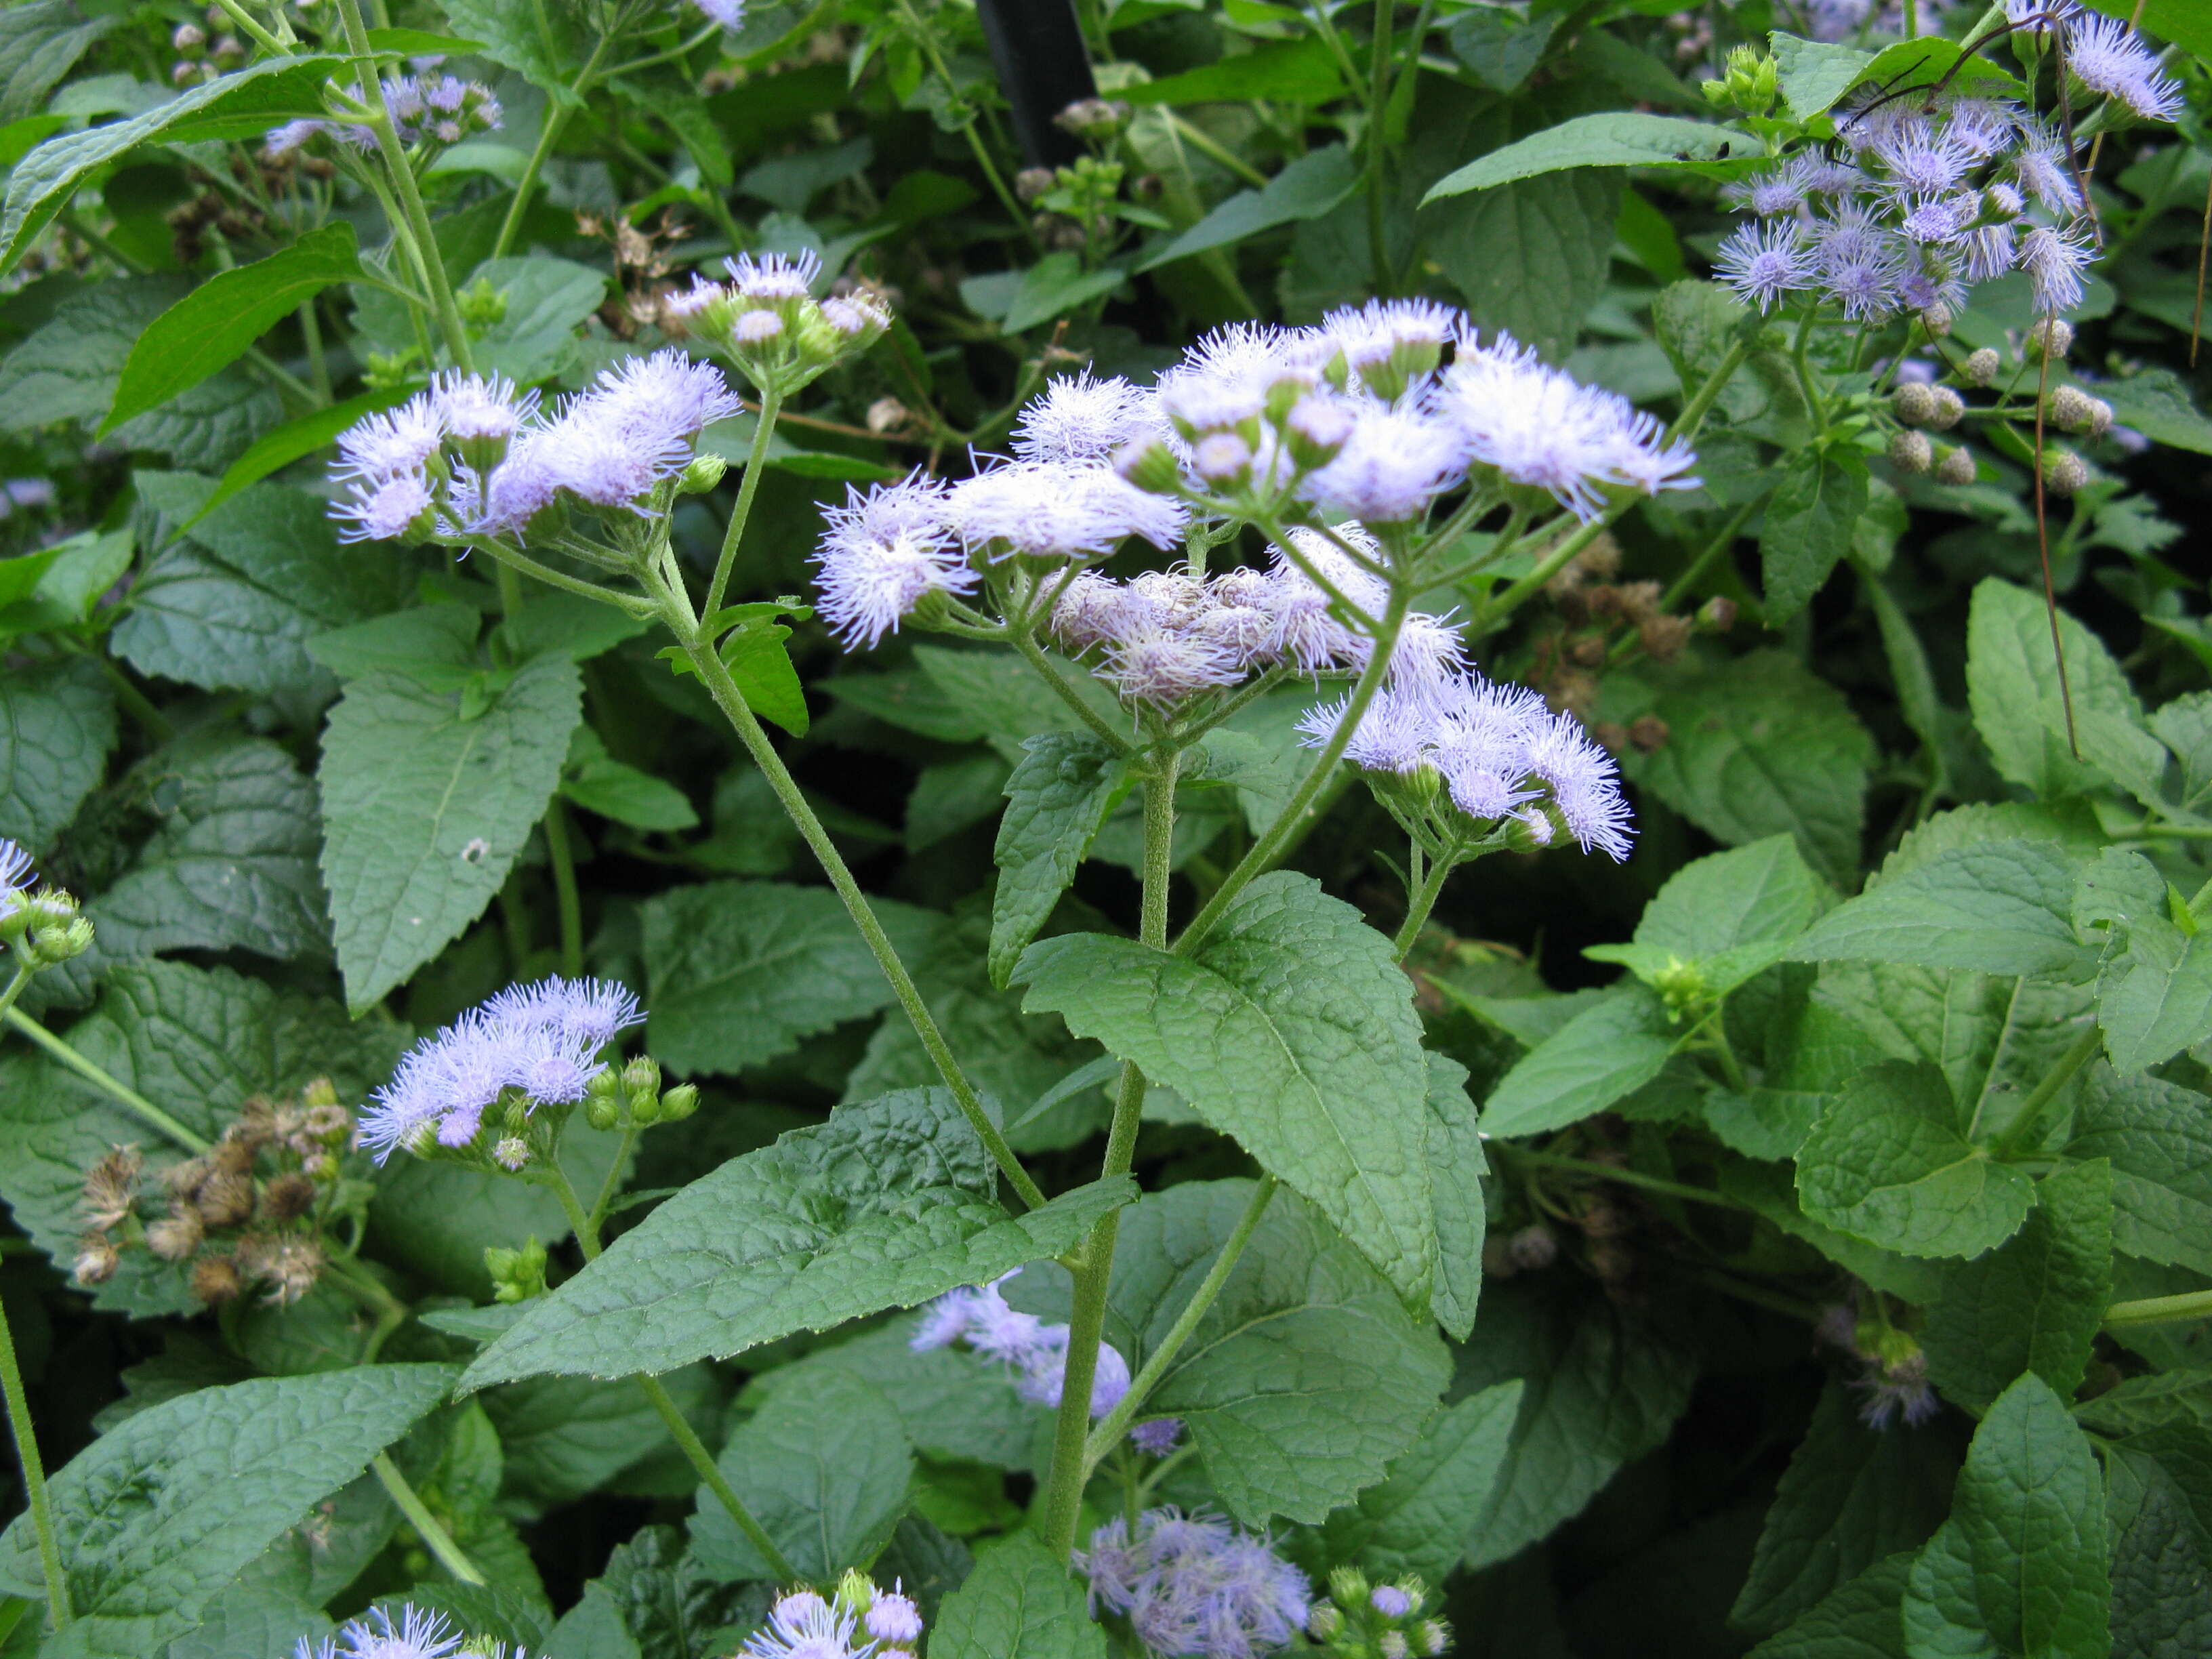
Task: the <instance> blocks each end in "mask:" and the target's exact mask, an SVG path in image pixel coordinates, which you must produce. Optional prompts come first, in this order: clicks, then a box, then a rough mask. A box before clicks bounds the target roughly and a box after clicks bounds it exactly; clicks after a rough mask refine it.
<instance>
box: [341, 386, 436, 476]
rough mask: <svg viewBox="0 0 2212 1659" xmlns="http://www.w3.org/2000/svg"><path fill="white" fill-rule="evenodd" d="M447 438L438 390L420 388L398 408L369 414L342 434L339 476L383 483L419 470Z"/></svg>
mask: <svg viewBox="0 0 2212 1659" xmlns="http://www.w3.org/2000/svg"><path fill="white" fill-rule="evenodd" d="M445 441H446V420H445V414H444V411H443V410H442V409H441V406H440V403H439V399H438V398H437V396H436V395H435V393H434V392H416V394H415V395H414V396H413V397H411V398H409V399H408V400H407V401H406V402H405V403H404V404H400V405H399V406H398V408H397V409H386V410H379V411H377V412H376V413H375V414H374V415H365V416H362V418H361V419H360V420H358V421H356V422H354V423H353V424H352V425H351V426H349V427H348V428H346V429H345V430H344V431H343V432H342V433H340V434H339V435H338V464H337V465H336V466H334V467H332V468H331V476H332V477H337V478H361V479H365V480H367V481H368V482H369V483H381V482H382V481H383V480H385V479H386V478H389V477H394V476H396V475H397V474H399V473H402V472H419V471H422V468H423V467H424V465H427V464H428V461H429V459H430V458H431V457H432V456H433V455H435V454H436V453H438V449H439V447H440V446H441V444H443V443H444V442H445Z"/></svg>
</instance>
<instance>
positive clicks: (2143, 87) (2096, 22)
mask: <svg viewBox="0 0 2212 1659" xmlns="http://www.w3.org/2000/svg"><path fill="white" fill-rule="evenodd" d="M2066 67H2067V68H2068V69H2069V70H2071V71H2072V72H2073V74H2074V76H2075V79H2076V80H2078V81H2080V82H2081V84H2082V85H2083V86H2085V87H2087V88H2089V89H2090V90H2091V91H2092V92H2101V93H2103V94H2105V95H2106V97H2108V98H2117V99H2118V100H2120V102H2122V103H2123V104H2125V105H2126V106H2128V107H2129V108H2130V109H2131V110H2133V111H2134V112H2136V114H2137V115H2140V116H2142V118H2144V119H2145V120H2147V121H2171V120H2172V118H2174V117H2175V116H2176V115H2177V114H2179V112H2180V111H2181V105H2182V97H2181V82H2179V81H2177V80H2175V79H2174V78H2173V77H2172V76H2170V75H2167V74H2166V73H2165V72H2164V71H2163V70H2160V68H2159V64H2158V54H2157V53H2155V52H2153V51H2151V49H2150V48H2149V47H2148V46H2145V45H2144V44H2143V43H2142V39H2141V37H2140V36H2138V35H2137V34H2136V32H2135V31H2134V30H2133V29H2131V28H2130V27H2128V26H2127V25H2126V24H2125V23H2124V22H2122V21H2120V20H2119V19H2118V18H2117V17H2100V16H2096V15H2082V16H2078V17H2076V18H2075V19H2074V20H2073V21H2070V22H2069V23H2068V25H2067V27H2066Z"/></svg>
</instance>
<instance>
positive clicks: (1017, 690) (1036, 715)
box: [834, 645, 1127, 765]
mask: <svg viewBox="0 0 2212 1659" xmlns="http://www.w3.org/2000/svg"><path fill="white" fill-rule="evenodd" d="M914 659H915V661H916V662H917V663H919V664H921V671H922V673H923V674H924V675H925V676H926V677H927V684H928V685H929V686H931V687H933V688H934V689H935V690H936V691H937V693H938V696H939V697H941V698H942V699H943V702H942V704H941V705H940V704H939V701H938V699H937V698H929V697H925V696H921V691H920V688H915V689H914V690H908V688H906V687H905V686H904V684H902V682H900V681H899V679H898V677H897V676H896V675H892V674H881V675H872V676H870V677H868V678H866V679H865V680H864V679H860V678H858V677H848V678H846V679H844V680H842V681H840V682H835V683H834V684H836V685H837V686H838V687H839V691H838V695H839V696H841V697H842V699H843V700H845V701H847V702H857V703H858V705H859V706H860V707H861V708H865V709H866V710H867V712H868V713H870V714H874V715H875V716H876V717H877V718H878V719H879V720H887V721H889V722H890V724H891V725H894V726H900V727H901V728H902V729H903V730H906V731H910V732H921V733H922V735H924V736H925V737H932V738H939V739H940V740H941V741H943V742H946V743H965V742H968V741H970V740H971V739H974V738H988V739H989V741H990V744H991V746H992V747H993V748H994V749H996V750H998V751H999V753H1000V756H1001V757H1003V758H1004V759H1005V760H1006V762H1007V763H1009V764H1011V765H1019V764H1020V763H1021V759H1022V755H1023V752H1024V751H1023V747H1022V746H1023V744H1025V743H1027V742H1028V741H1029V739H1030V737H1031V736H1032V735H1034V734H1035V733H1036V732H1083V731H1087V730H1088V729H1089V728H1088V727H1087V726H1085V724H1084V722H1083V720H1082V717H1081V716H1080V715H1079V714H1076V712H1075V711H1074V710H1073V709H1072V708H1069V707H1068V706H1067V705H1066V703H1065V702H1061V701H1060V698H1059V696H1056V695H1055V694H1054V691H1053V690H1052V689H1051V688H1050V687H1049V686H1048V685H1046V684H1044V683H1043V682H1042V680H1040V679H1039V678H1037V677H1036V674H1035V673H1033V672H1031V671H1030V665H1028V664H1027V663H1025V662H1024V661H1023V660H1022V659H1020V658H1019V657H1018V656H1015V655H1014V654H1013V653H1011V652H1006V651H955V650H953V649H951V647H947V646H941V645H917V646H915V647H914ZM1050 660H1051V661H1052V663H1053V665H1054V667H1055V668H1056V669H1058V670H1059V671H1060V676H1061V678H1064V679H1066V680H1068V681H1069V682H1070V683H1071V684H1073V686H1074V687H1075V690H1076V694H1077V695H1078V696H1081V697H1082V698H1083V699H1084V700H1085V702H1089V703H1090V705H1091V708H1093V709H1095V710H1096V711H1097V712H1098V713H1099V714H1102V715H1103V716H1104V717H1105V718H1106V719H1107V720H1109V721H1115V722H1118V723H1120V724H1122V725H1125V726H1126V725H1127V718H1126V715H1125V714H1124V711H1123V710H1121V708H1119V707H1118V706H1117V705H1116V704H1115V700H1114V694H1113V693H1112V692H1110V691H1109V690H1107V689H1106V688H1105V687H1104V686H1103V685H1102V684H1099V682H1098V680H1097V678H1096V677H1095V676H1093V675H1091V674H1087V673H1085V672H1084V671H1081V670H1080V669H1078V668H1075V667H1074V665H1073V664H1071V663H1069V662H1067V661H1066V659H1063V658H1052V659H1050ZM877 684H880V685H881V686H882V690H881V692H880V693H875V694H872V693H871V691H870V690H867V689H866V688H869V687H871V686H873V685H877Z"/></svg>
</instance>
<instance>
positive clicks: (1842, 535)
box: [1759, 448, 1867, 625]
mask: <svg viewBox="0 0 2212 1659" xmlns="http://www.w3.org/2000/svg"><path fill="white" fill-rule="evenodd" d="M1866 510H1867V470H1866V463H1865V462H1864V461H1863V460H1862V459H1860V458H1859V455H1858V453H1857V451H1856V450H1852V449H1840V448H1814V449H1801V450H1798V451H1797V452H1796V453H1794V454H1792V455H1791V456H1790V457H1789V458H1788V459H1786V460H1784V463H1783V464H1782V475H1781V477H1780V479H1779V480H1778V482H1777V483H1776V484H1775V486H1774V494H1773V495H1771V497H1769V498H1768V500H1767V503H1766V516H1765V518H1764V519H1763V520H1761V521H1760V524H1759V572H1760V574H1759V581H1760V586H1762V588H1763V589H1764V591H1765V597H1766V617H1767V621H1768V622H1769V623H1771V624H1775V625H1779V624H1781V623H1785V622H1787V621H1789V620H1790V617H1794V616H1796V614H1797V613H1798V612H1799V611H1802V610H1803V609H1804V608H1805V607H1806V605H1808V604H1809V603H1811V601H1812V598H1813V595H1814V594H1815V593H1817V592H1820V587H1821V585H1822V584H1823V583H1824V582H1826V580H1828V573H1829V572H1830V571H1832V570H1833V569H1834V568H1836V564H1837V562H1838V561H1839V560H1840V559H1841V558H1842V557H1843V556H1844V554H1846V553H1848V552H1850V548H1851V533H1852V532H1853V531H1854V530H1856V529H1857V526H1858V522H1859V519H1860V517H1861V516H1862V515H1863V513H1865V512H1866Z"/></svg>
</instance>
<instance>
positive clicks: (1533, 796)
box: [1298, 629, 1632, 859]
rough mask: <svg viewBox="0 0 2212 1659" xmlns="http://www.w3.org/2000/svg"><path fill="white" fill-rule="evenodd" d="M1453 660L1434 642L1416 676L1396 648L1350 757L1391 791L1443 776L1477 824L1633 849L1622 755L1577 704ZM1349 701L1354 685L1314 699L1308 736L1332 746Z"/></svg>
mask: <svg viewBox="0 0 2212 1659" xmlns="http://www.w3.org/2000/svg"><path fill="white" fill-rule="evenodd" d="M1443 631H1444V633H1445V634H1446V635H1447V636H1449V630H1448V629H1446V630H1443ZM1400 648H1401V650H1402V649H1404V646H1403V644H1402V643H1401V647H1400ZM1453 660H1454V659H1452V658H1449V657H1447V656H1446V655H1445V654H1444V652H1443V647H1441V646H1439V647H1433V649H1432V651H1431V654H1430V655H1429V656H1428V657H1427V658H1426V659H1425V661H1423V663H1422V668H1421V671H1420V674H1419V676H1418V677H1417V676H1416V674H1414V673H1412V672H1408V673H1402V674H1401V672H1400V671H1398V660H1397V658H1396V657H1395V656H1394V657H1393V659H1392V663H1391V667H1392V673H1391V678H1390V680H1389V683H1388V684H1385V685H1384V686H1383V688H1382V689H1381V690H1379V691H1377V692H1376V695H1375V696H1374V699H1373V700H1372V701H1371V702H1370V703H1369V704H1368V706H1367V708H1366V711H1365V712H1364V714H1362V715H1361V717H1360V720H1359V723H1358V726H1356V727H1354V728H1353V730H1352V733H1351V734H1350V736H1349V737H1348V738H1346V743H1345V746H1344V757H1345V758H1346V760H1348V761H1350V762H1351V763H1352V764H1353V765H1354V766H1356V767H1358V768H1359V769H1361V770H1362V771H1364V772H1366V773H1369V774H1370V778H1371V781H1376V782H1377V783H1378V784H1380V785H1382V786H1383V787H1380V788H1378V790H1377V793H1378V795H1380V796H1381V797H1382V798H1383V799H1384V800H1385V801H1386V803H1388V802H1389V801H1391V800H1392V799H1394V797H1395V796H1397V795H1401V794H1404V795H1410V796H1415V797H1419V796H1423V795H1432V794H1433V793H1435V790H1436V788H1437V787H1439V786H1440V787H1441V789H1442V791H1443V797H1444V799H1445V800H1448V801H1449V804H1450V805H1451V806H1452V807H1454V808H1456V809H1457V810H1458V811H1460V812H1462V813H1464V814H1465V815H1466V816H1467V817H1468V818H1471V819H1473V820H1474V821H1475V823H1477V824H1478V825H1482V824H1487V825H1492V826H1495V827H1496V828H1498V829H1508V830H1510V831H1512V832H1514V834H1515V836H1516V844H1522V843H1525V844H1526V845H1527V846H1528V847H1529V848H1541V847H1547V846H1550V845H1551V844H1552V843H1553V841H1554V840H1556V839H1557V837H1558V836H1559V835H1560V834H1561V833H1562V832H1564V833H1565V835H1567V836H1571V837H1572V839H1573V840H1574V842H1575V844H1576V845H1577V846H1578V847H1580V848H1582V849H1583V851H1584V852H1586V853H1587V852H1589V851H1590V850H1591V849H1592V848H1595V849H1596V850H1598V851H1600V852H1602V853H1605V854H1608V855H1609V856H1611V857H1613V858H1614V859H1626V857H1627V856H1628V853H1629V844H1630V842H1631V839H1632V831H1631V829H1630V828H1629V810H1628V803H1627V801H1626V799H1624V798H1623V796H1622V794H1621V792H1620V776H1619V771H1618V769H1617V768H1616V767H1615V766H1614V765H1613V757H1611V756H1610V755H1608V754H1607V753H1606V751H1605V750H1603V749H1602V748H1601V747H1600V746H1599V745H1598V744H1595V742H1593V741H1591V739H1590V738H1589V734H1588V733H1587V732H1584V731H1583V727H1582V724H1581V722H1580V721H1578V720H1576V719H1575V717H1574V716H1573V715H1572V714H1565V713H1558V714H1555V713H1553V711H1552V709H1551V708H1550V707H1549V706H1548V705H1547V704H1546V702H1544V700H1543V698H1542V697H1541V696H1538V695H1537V694H1536V693H1534V691H1531V690H1528V689H1527V688H1526V687H1525V686H1518V685H1503V684H1498V683H1496V682H1494V681H1491V680H1486V679H1485V678H1482V677H1481V676H1480V674H1477V673H1474V672H1473V671H1466V672H1457V671H1447V672H1437V671H1434V669H1433V666H1432V665H1437V664H1442V663H1446V662H1451V661H1453ZM1350 712H1351V700H1350V698H1349V697H1348V696H1347V697H1346V698H1344V699H1342V700H1340V701H1339V702H1334V703H1326V704H1323V705H1322V706H1321V707H1319V708H1316V709H1314V710H1313V711H1312V712H1311V713H1310V714H1308V715H1307V716H1306V717H1305V719H1304V720H1303V721H1302V722H1300V725H1299V728H1298V729H1299V732H1301V734H1302V738H1303V741H1304V743H1305V744H1306V745H1307V746H1308V747H1309V748H1313V749H1319V748H1322V747H1325V746H1326V745H1327V744H1328V743H1329V741H1330V740H1331V739H1332V738H1334V737H1335V736H1336V734H1337V732H1338V731H1339V729H1340V727H1341V726H1343V724H1344V721H1345V718H1346V715H1347V714H1349V713H1350ZM1394 782H1395V783H1397V784H1399V785H1400V787H1399V788H1397V789H1395V790H1394V789H1392V788H1391V787H1390V785H1391V784H1392V783H1394Z"/></svg>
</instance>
